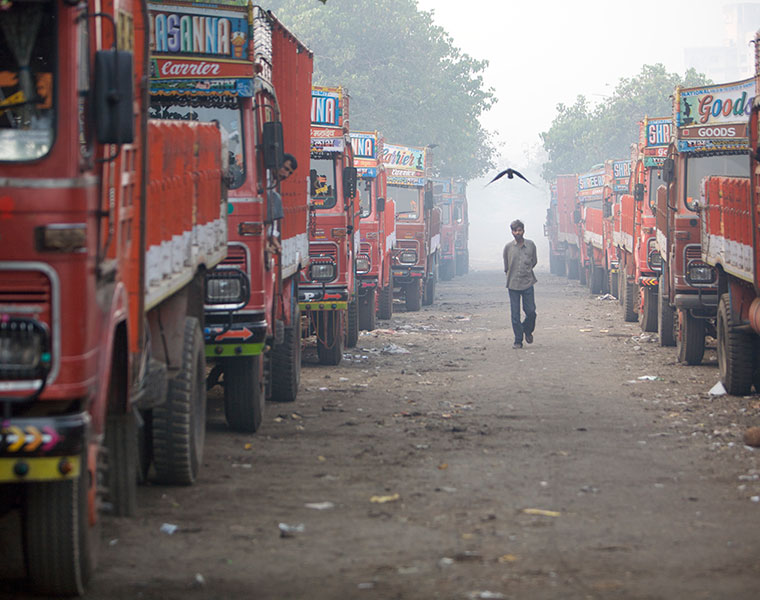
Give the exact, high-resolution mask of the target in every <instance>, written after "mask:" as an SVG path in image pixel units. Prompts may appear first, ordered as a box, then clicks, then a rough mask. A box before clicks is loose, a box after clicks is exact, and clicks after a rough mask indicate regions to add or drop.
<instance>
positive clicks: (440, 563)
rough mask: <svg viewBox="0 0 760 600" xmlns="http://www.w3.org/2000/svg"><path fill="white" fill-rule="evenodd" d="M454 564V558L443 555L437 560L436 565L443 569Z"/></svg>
mask: <svg viewBox="0 0 760 600" xmlns="http://www.w3.org/2000/svg"><path fill="white" fill-rule="evenodd" d="M453 564H454V559H453V558H449V557H448V556H444V557H443V558H442V559H441V560H439V561H438V566H439V567H441V568H442V569H445V568H446V567H450V566H451V565H453Z"/></svg>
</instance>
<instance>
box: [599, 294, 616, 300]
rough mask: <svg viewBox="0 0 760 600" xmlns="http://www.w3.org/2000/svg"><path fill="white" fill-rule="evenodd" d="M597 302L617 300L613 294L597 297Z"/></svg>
mask: <svg viewBox="0 0 760 600" xmlns="http://www.w3.org/2000/svg"><path fill="white" fill-rule="evenodd" d="M596 299H597V300H617V298H615V296H613V295H612V294H604V296H597V298H596Z"/></svg>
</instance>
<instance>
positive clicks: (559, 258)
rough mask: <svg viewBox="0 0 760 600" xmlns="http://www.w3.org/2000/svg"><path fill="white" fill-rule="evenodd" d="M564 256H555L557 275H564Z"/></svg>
mask: <svg viewBox="0 0 760 600" xmlns="http://www.w3.org/2000/svg"><path fill="white" fill-rule="evenodd" d="M565 270H566V269H565V256H564V254H558V255H557V275H560V276H564V275H565Z"/></svg>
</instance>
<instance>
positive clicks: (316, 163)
mask: <svg viewBox="0 0 760 600" xmlns="http://www.w3.org/2000/svg"><path fill="white" fill-rule="evenodd" d="M309 196H311V204H312V206H313V207H314V208H322V209H328V208H333V207H334V206H335V205H336V204H337V203H338V196H337V192H336V190H335V161H334V160H333V157H332V156H330V154H328V153H326V152H323V153H319V154H312V155H311V166H310V169H309Z"/></svg>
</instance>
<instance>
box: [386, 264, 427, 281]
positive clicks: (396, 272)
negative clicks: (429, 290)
mask: <svg viewBox="0 0 760 600" xmlns="http://www.w3.org/2000/svg"><path fill="white" fill-rule="evenodd" d="M391 271H392V272H393V283H394V284H401V283H409V282H410V281H415V280H417V279H422V278H423V277H424V276H425V267H418V266H410V267H402V266H399V265H393V267H392V268H391Z"/></svg>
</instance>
